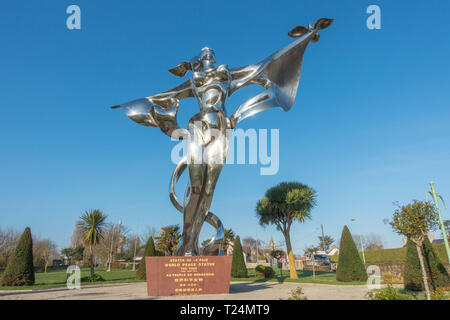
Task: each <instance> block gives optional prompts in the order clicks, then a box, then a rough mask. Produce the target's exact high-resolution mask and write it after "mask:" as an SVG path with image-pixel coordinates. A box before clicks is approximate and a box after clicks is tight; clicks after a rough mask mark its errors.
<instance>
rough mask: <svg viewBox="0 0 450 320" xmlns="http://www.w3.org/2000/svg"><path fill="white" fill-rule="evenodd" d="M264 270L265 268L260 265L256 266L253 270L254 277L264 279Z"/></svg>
mask: <svg viewBox="0 0 450 320" xmlns="http://www.w3.org/2000/svg"><path fill="white" fill-rule="evenodd" d="M264 269H265V267H264V266H263V265H261V264H259V265H257V266H256V268H255V276H257V277H259V278H264Z"/></svg>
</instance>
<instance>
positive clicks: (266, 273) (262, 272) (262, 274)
mask: <svg viewBox="0 0 450 320" xmlns="http://www.w3.org/2000/svg"><path fill="white" fill-rule="evenodd" d="M255 276H257V277H259V278H273V277H274V276H275V271H274V270H273V269H272V268H271V267H265V266H263V265H261V264H260V265H257V266H256V268H255Z"/></svg>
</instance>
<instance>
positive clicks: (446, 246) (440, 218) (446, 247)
mask: <svg viewBox="0 0 450 320" xmlns="http://www.w3.org/2000/svg"><path fill="white" fill-rule="evenodd" d="M430 187H431V191H428V192H427V193H426V201H427V202H428V194H431V196H432V197H433V200H434V205H435V206H436V209H437V212H438V215H439V225H440V227H441V231H442V237H443V238H444V244H445V250H446V251H447V258H448V262H450V248H449V246H448V239H447V232H446V231H445V227H444V221H443V220H442V214H441V209H440V208H439V202H438V197H439V198H440V199H441V201H442V203H443V204H444V208H445V209H447V205H446V204H445V201H444V199H443V198H442V196H441V195H438V194H437V193H436V190H435V189H434V182H433V181H430Z"/></svg>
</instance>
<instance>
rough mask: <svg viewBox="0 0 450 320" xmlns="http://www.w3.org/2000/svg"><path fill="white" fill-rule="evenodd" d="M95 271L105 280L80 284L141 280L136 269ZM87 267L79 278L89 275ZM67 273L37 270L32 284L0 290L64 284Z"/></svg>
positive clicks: (53, 286) (6, 287) (1, 288)
mask: <svg viewBox="0 0 450 320" xmlns="http://www.w3.org/2000/svg"><path fill="white" fill-rule="evenodd" d="M95 273H97V274H99V275H101V276H102V277H103V279H105V281H99V282H82V283H81V285H82V286H83V285H93V284H108V283H109V284H111V283H127V282H142V281H143V280H135V276H136V271H131V270H123V269H112V270H111V272H106V269H105V268H96V269H95ZM89 275H90V271H89V268H82V269H81V278H83V277H86V276H89ZM66 279H67V274H66V271H65V270H58V271H49V272H47V273H44V272H38V273H36V274H35V283H34V285H32V286H23V287H8V286H4V287H2V286H0V290H38V289H49V288H58V287H65V286H66Z"/></svg>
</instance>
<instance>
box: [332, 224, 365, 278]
mask: <svg viewBox="0 0 450 320" xmlns="http://www.w3.org/2000/svg"><path fill="white" fill-rule="evenodd" d="M336 280H337V281H346V282H350V281H366V280H367V273H366V268H365V266H364V263H363V262H362V260H361V257H360V256H359V253H358V249H357V248H356V245H355V242H354V241H353V238H352V235H351V234H350V231H349V230H348V227H347V226H344V229H343V230H342V236H341V243H340V247H339V260H338V266H337V270H336Z"/></svg>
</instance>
